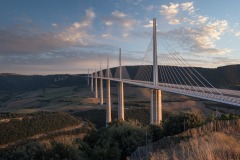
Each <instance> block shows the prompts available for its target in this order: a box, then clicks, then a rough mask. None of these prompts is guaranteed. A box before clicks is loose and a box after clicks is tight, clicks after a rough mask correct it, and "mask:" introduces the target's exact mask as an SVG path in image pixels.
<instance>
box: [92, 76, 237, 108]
mask: <svg viewBox="0 0 240 160" xmlns="http://www.w3.org/2000/svg"><path fill="white" fill-rule="evenodd" d="M89 78H91V76H89ZM93 78H96V77H93ZM97 78H102V79H105V80H107V79H109V80H111V81H116V82H121V81H122V82H123V83H127V84H132V85H137V86H140V87H146V88H152V89H157V90H163V91H167V92H172V93H177V94H182V95H186V96H191V97H195V98H200V99H205V100H210V101H215V102H221V103H225V104H230V105H234V106H240V92H239V91H233V90H228V89H217V88H210V87H199V86H188V85H180V84H168V83H158V85H157V86H155V85H153V82H148V81H140V80H131V79H122V80H120V79H118V78H106V77H97Z"/></svg>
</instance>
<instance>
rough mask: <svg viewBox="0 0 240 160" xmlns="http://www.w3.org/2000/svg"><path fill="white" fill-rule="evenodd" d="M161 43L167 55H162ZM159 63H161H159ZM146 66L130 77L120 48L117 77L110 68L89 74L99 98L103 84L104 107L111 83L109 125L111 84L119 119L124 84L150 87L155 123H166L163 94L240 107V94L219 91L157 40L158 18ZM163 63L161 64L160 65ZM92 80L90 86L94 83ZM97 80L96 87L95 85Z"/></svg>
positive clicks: (165, 42) (154, 26)
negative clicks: (175, 94) (159, 49)
mask: <svg viewBox="0 0 240 160" xmlns="http://www.w3.org/2000/svg"><path fill="white" fill-rule="evenodd" d="M157 44H160V45H161V47H163V48H164V49H165V50H166V51H167V54H158V53H159V52H158V46H157ZM158 61H159V62H160V63H158ZM143 62H144V63H142V65H140V66H139V67H138V70H137V71H136V73H135V75H131V74H129V73H130V72H129V71H128V70H127V68H126V67H125V66H122V64H121V63H122V61H121V49H119V67H117V68H116V71H115V73H114V74H113V73H112V72H111V70H110V69H109V61H107V69H106V70H105V71H103V70H102V68H101V65H100V70H99V71H98V72H97V71H95V72H94V73H92V74H88V78H89V79H91V90H92V91H93V90H94V86H95V97H96V98H98V79H99V81H100V104H101V105H103V80H106V81H107V95H106V105H107V106H106V111H107V117H106V122H107V123H108V122H111V94H110V82H111V81H116V82H118V84H119V85H118V92H119V93H118V119H119V120H124V83H127V84H132V85H137V86H141V87H146V88H150V89H151V122H150V123H152V124H159V123H160V122H161V121H162V100H161V91H162V90H163V91H167V92H172V93H177V94H182V95H187V96H191V97H196V98H200V99H205V100H210V101H215V102H221V103H225V104H230V105H235V106H240V91H235V90H228V89H218V88H215V87H214V86H213V85H212V84H211V83H210V82H209V81H208V80H207V79H205V78H204V76H202V75H201V74H200V73H199V71H197V69H196V68H194V67H192V66H191V65H190V64H189V63H188V62H187V61H186V60H185V59H184V58H183V57H182V56H181V54H180V53H179V52H177V51H176V50H175V49H174V48H173V47H172V46H171V45H170V44H169V43H168V42H167V41H164V40H157V30H156V19H153V37H152V39H151V41H150V43H149V45H148V48H147V51H146V52H145V55H144V61H143ZM159 64H160V65H159ZM89 79H88V84H90V82H89ZM94 80H95V85H94Z"/></svg>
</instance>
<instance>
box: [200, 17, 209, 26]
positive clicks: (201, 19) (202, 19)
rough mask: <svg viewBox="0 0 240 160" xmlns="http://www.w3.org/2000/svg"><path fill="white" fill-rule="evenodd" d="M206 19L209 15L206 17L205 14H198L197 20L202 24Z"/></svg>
mask: <svg viewBox="0 0 240 160" xmlns="http://www.w3.org/2000/svg"><path fill="white" fill-rule="evenodd" d="M208 19H209V17H206V16H198V22H199V23H202V24H203V23H206V22H207V20H208Z"/></svg>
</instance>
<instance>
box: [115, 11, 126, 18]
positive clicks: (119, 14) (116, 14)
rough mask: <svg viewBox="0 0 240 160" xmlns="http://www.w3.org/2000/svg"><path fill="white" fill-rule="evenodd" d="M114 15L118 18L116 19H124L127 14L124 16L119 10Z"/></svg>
mask: <svg viewBox="0 0 240 160" xmlns="http://www.w3.org/2000/svg"><path fill="white" fill-rule="evenodd" d="M112 15H113V16H114V17H116V18H124V17H126V14H124V13H123V12H120V11H117V10H115V11H114V12H112Z"/></svg>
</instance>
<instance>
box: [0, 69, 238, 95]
mask: <svg viewBox="0 0 240 160" xmlns="http://www.w3.org/2000/svg"><path fill="white" fill-rule="evenodd" d="M168 67H170V68H174V66H168ZM138 68H139V66H126V69H127V71H128V73H129V75H130V76H131V77H130V78H132V79H134V77H135V75H136V73H137V70H138ZM175 68H176V67H175ZM179 68H180V67H179ZM185 68H186V67H185ZM194 69H195V70H196V71H198V72H199V73H200V74H201V75H202V76H203V77H205V78H206V79H207V80H208V81H209V82H210V83H211V84H213V85H214V86H215V87H220V88H231V89H238V90H240V65H239V64H237V65H228V66H221V67H217V68H200V67H194ZM105 72H106V70H103V73H104V74H105ZM115 72H116V67H115V68H111V73H112V74H113V76H114V74H115ZM84 76H85V75H84V74H78V75H68V74H62V75H61V74H56V75H46V76H42V75H19V74H14V73H0V82H1V83H0V90H4V91H6V90H35V89H41V88H46V87H58V86H61V87H64V86H79V85H80V86H81V85H86V84H87V80H86V78H85V77H84ZM172 76H173V75H172ZM159 79H160V80H161V76H160V71H159Z"/></svg>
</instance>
